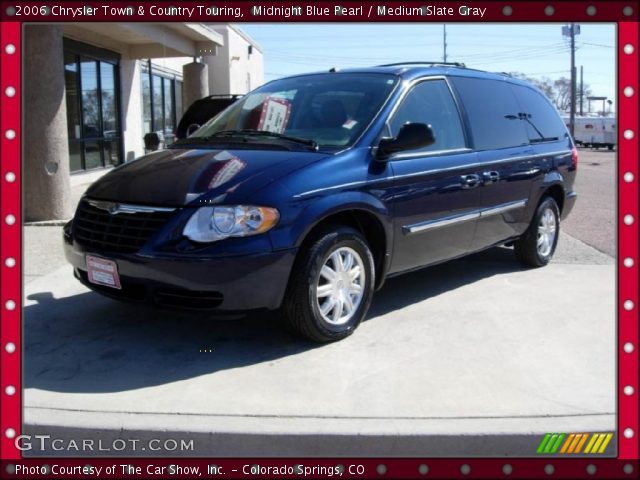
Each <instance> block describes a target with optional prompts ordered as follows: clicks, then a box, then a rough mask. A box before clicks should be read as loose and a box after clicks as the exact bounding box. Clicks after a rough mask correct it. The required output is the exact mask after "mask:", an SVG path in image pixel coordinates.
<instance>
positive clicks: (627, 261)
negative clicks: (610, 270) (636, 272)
mask: <svg viewBox="0 0 640 480" xmlns="http://www.w3.org/2000/svg"><path fill="white" fill-rule="evenodd" d="M622 263H623V264H624V266H625V267H627V268H631V267H633V265H634V262H633V258H631V257H627V258H625V259H624V261H623V262H622Z"/></svg>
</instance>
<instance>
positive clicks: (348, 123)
mask: <svg viewBox="0 0 640 480" xmlns="http://www.w3.org/2000/svg"><path fill="white" fill-rule="evenodd" d="M357 123H358V122H357V121H355V120H354V119H353V118H349V119H348V120H347V121H346V122H344V123H343V124H342V128H347V129H349V130H351V129H352V128H353V127H355V126H356V124H357Z"/></svg>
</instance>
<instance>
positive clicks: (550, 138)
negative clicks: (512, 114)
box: [518, 113, 558, 143]
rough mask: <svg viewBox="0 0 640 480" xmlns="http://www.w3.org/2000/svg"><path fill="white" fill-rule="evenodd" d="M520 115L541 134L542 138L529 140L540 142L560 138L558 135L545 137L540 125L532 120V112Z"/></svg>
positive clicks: (519, 114)
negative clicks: (537, 125) (539, 127)
mask: <svg viewBox="0 0 640 480" xmlns="http://www.w3.org/2000/svg"><path fill="white" fill-rule="evenodd" d="M518 117H519V118H520V119H522V120H524V121H525V122H527V123H528V124H529V125H531V126H532V127H533V129H534V130H535V131H536V133H537V134H538V135H539V136H540V138H534V139H532V140H529V142H531V143H540V142H552V141H554V140H558V137H545V136H544V135H543V134H542V132H541V131H540V130H539V129H538V127H536V126H535V124H534V123H533V122H532V121H531V118H530V117H531V114H530V113H518Z"/></svg>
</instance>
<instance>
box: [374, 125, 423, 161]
mask: <svg viewBox="0 0 640 480" xmlns="http://www.w3.org/2000/svg"><path fill="white" fill-rule="evenodd" d="M435 141H436V137H435V136H434V135H433V130H432V129H431V125H426V124H424V123H405V124H404V125H403V126H402V127H401V128H400V131H399V132H398V136H397V137H396V138H383V139H382V140H380V143H379V144H378V158H379V159H380V160H384V159H386V158H387V157H389V156H390V155H392V154H394V153H397V152H403V151H405V150H414V149H416V148H422V147H428V146H429V145H433V144H434V143H435Z"/></svg>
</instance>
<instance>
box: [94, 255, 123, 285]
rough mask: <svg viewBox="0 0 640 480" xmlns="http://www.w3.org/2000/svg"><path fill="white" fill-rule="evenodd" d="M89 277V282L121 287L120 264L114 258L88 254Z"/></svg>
mask: <svg viewBox="0 0 640 480" xmlns="http://www.w3.org/2000/svg"><path fill="white" fill-rule="evenodd" d="M86 262H87V277H88V279H89V282H91V283H93V284H95V285H104V286H105V287H111V288H117V289H121V288H122V286H121V285H120V275H118V265H117V264H116V262H114V261H113V260H107V259H106V258H101V257H94V256H93V255H87V256H86Z"/></svg>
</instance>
